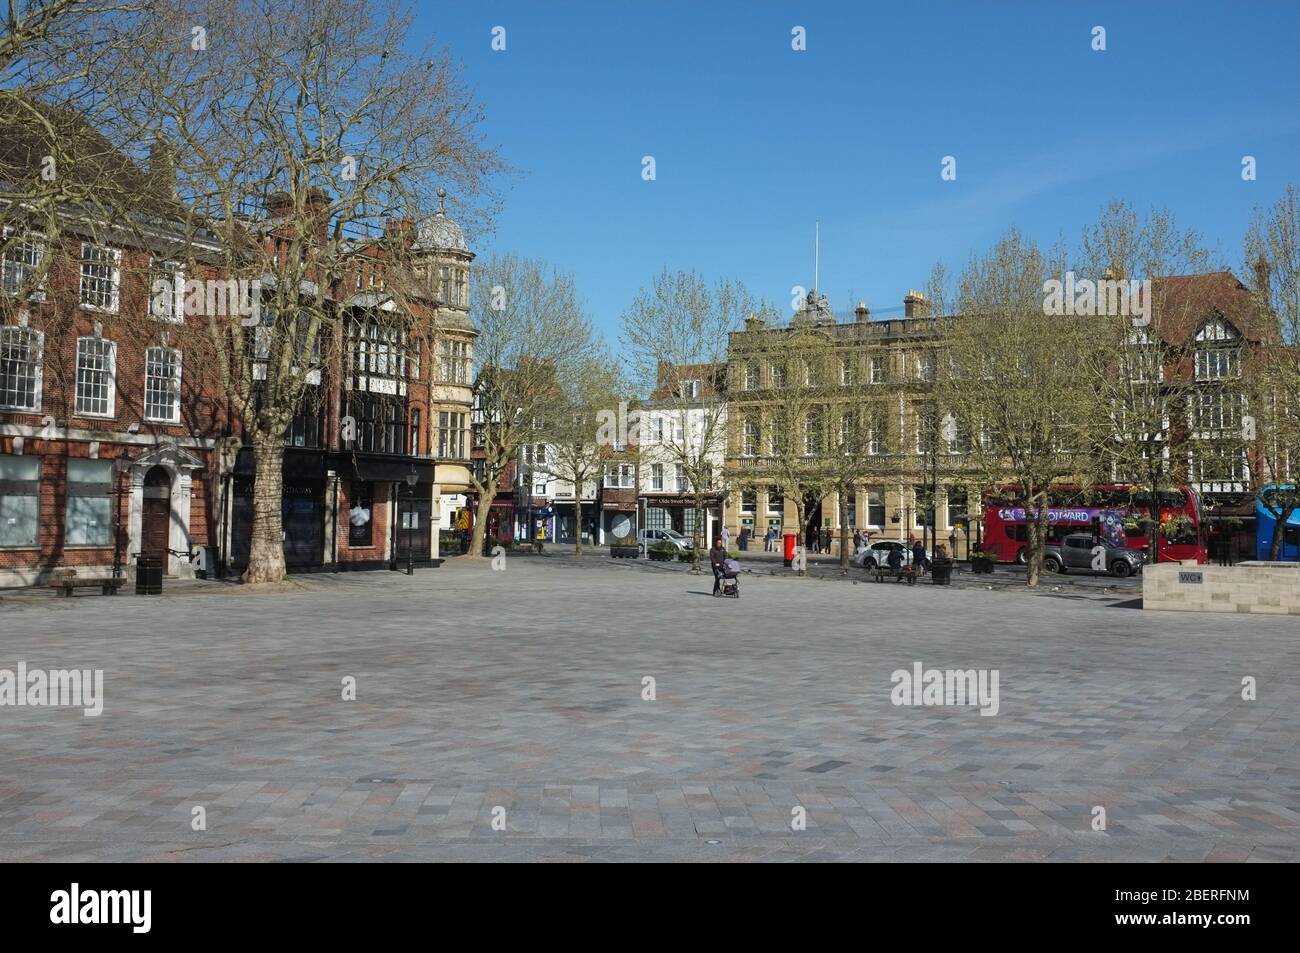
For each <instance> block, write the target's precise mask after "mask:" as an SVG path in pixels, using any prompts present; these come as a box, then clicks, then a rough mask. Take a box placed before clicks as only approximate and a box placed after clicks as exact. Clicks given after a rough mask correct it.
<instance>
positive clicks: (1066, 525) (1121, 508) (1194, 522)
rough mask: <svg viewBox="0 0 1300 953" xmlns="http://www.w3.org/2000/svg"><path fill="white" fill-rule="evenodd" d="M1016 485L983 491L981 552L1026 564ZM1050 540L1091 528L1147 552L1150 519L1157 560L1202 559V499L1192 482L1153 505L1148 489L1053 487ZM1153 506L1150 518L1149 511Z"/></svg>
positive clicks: (1168, 492) (1024, 528)
mask: <svg viewBox="0 0 1300 953" xmlns="http://www.w3.org/2000/svg"><path fill="white" fill-rule="evenodd" d="M1019 489H1020V488H1019V487H1015V486H1006V487H998V488H996V489H993V490H989V491H987V492H986V493H985V494H984V551H985V552H986V553H996V554H997V559H998V561H999V562H1005V563H1010V562H1015V563H1020V564H1022V565H1023V564H1024V562H1025V547H1026V546H1027V545H1028V541H1029V534H1028V527H1027V526H1026V525H1025V510H1024V508H1023V505H1022V504H1020V503H1017V502H1015V501H1016V500H1018V499H1023V494H1022V493H1020V492H1018V491H1019ZM1047 509H1048V514H1047V517H1048V521H1049V522H1048V530H1047V538H1048V542H1056V541H1059V540H1060V539H1061V538H1062V537H1064V536H1066V535H1068V534H1070V533H1093V534H1094V535H1096V536H1097V537H1098V538H1099V539H1105V540H1106V541H1107V542H1109V543H1111V544H1112V545H1115V546H1129V547H1131V548H1133V549H1140V550H1142V551H1144V552H1145V551H1146V548H1147V539H1148V533H1149V532H1150V520H1151V519H1153V518H1154V519H1156V520H1157V521H1158V522H1159V527H1160V528H1159V531H1158V532H1157V534H1156V540H1157V550H1156V552H1157V555H1156V559H1157V561H1159V562H1171V561H1174V560H1181V559H1194V560H1196V561H1197V562H1198V563H1203V562H1205V558H1206V557H1205V541H1204V539H1203V538H1202V535H1201V501H1200V498H1199V497H1198V496H1197V494H1196V491H1195V490H1193V489H1192V488H1191V487H1187V486H1181V487H1178V488H1177V489H1167V490H1161V491H1160V492H1159V493H1157V494H1156V499H1155V506H1154V507H1153V506H1152V499H1151V493H1150V492H1148V491H1146V490H1139V489H1137V488H1136V487H1132V486H1127V485H1124V484H1108V485H1105V486H1094V487H1089V488H1087V489H1080V488H1079V487H1074V486H1054V487H1052V488H1051V489H1050V490H1048V493H1047ZM1153 509H1154V511H1155V514H1156V515H1155V516H1154V517H1153V516H1152V515H1151V514H1152V511H1153Z"/></svg>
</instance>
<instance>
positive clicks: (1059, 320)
mask: <svg viewBox="0 0 1300 953" xmlns="http://www.w3.org/2000/svg"><path fill="white" fill-rule="evenodd" d="M1055 257H1056V259H1057V260H1056V263H1055V264H1052V263H1050V262H1049V260H1048V258H1047V257H1046V256H1045V255H1044V254H1043V252H1042V251H1040V249H1039V248H1038V247H1037V246H1036V245H1034V244H1033V243H1032V242H1030V241H1028V240H1027V239H1025V238H1024V237H1023V236H1021V235H1020V234H1019V233H1018V232H1016V231H1014V230H1013V231H1011V232H1009V233H1008V234H1007V235H1006V236H1005V237H1004V238H1003V239H1001V240H1000V241H999V242H998V243H997V244H996V245H995V246H994V247H993V248H992V249H991V250H990V251H989V252H988V253H986V254H984V255H977V256H975V257H973V258H972V259H971V261H970V263H969V264H968V265H967V266H966V267H965V268H964V269H963V271H962V273H961V275H960V277H959V279H958V281H957V291H956V300H955V304H956V307H955V308H954V309H952V311H951V313H949V309H948V308H946V307H945V305H946V302H945V300H944V297H943V294H944V293H943V291H942V290H941V288H942V282H935V281H932V282H931V286H932V287H933V288H934V289H935V290H933V291H932V292H931V297H932V299H933V298H937V299H938V300H933V305H932V306H933V307H935V309H936V311H935V313H936V314H937V315H945V317H942V318H939V319H938V321H939V323H940V326H941V329H942V333H941V338H942V340H943V341H944V347H945V352H946V353H945V355H944V358H945V359H943V360H940V361H939V362H938V364H937V371H938V373H937V375H936V381H935V398H936V408H937V409H942V410H943V411H944V412H945V413H948V414H951V415H952V416H953V419H954V421H955V422H956V424H957V426H958V427H959V428H960V429H963V430H966V431H968V432H969V433H970V434H971V441H970V447H971V450H970V453H969V456H968V458H967V463H968V464H969V465H971V466H973V468H974V469H975V470H976V472H978V473H979V474H980V475H981V476H982V477H983V480H984V483H985V485H986V486H994V485H997V484H1003V483H1005V484H1009V487H1008V488H1007V489H1006V490H1005V494H1006V497H1007V504H1008V505H1009V506H1012V507H1016V508H1019V509H1022V510H1023V511H1024V513H1025V521H1026V525H1027V528H1028V532H1027V535H1028V542H1027V546H1026V550H1027V551H1026V557H1027V558H1026V563H1027V565H1028V569H1029V577H1028V585H1029V586H1030V587H1031V588H1032V587H1036V586H1037V585H1038V582H1039V578H1040V577H1041V575H1042V568H1043V547H1044V544H1045V543H1046V541H1047V534H1048V528H1049V510H1048V503H1049V495H1050V491H1051V488H1052V485H1053V484H1054V483H1058V482H1061V481H1069V482H1070V483H1072V484H1074V485H1076V486H1080V487H1088V486H1091V485H1092V483H1093V480H1094V477H1095V473H1096V466H1097V461H1098V448H1097V444H1098V442H1099V440H1100V439H1103V438H1102V436H1101V435H1102V434H1104V433H1106V432H1107V430H1106V427H1105V422H1104V418H1105V417H1106V413H1107V409H1106V406H1105V404H1104V403H1103V402H1102V401H1101V400H1099V399H1098V396H1097V393H1096V389H1095V385H1094V382H1093V381H1092V379H1091V377H1090V376H1089V375H1087V374H1083V373H1079V370H1078V369H1079V368H1080V367H1087V366H1091V365H1093V363H1094V358H1093V350H1094V348H1095V347H1096V337H1095V332H1094V329H1093V328H1092V327H1091V326H1090V321H1089V320H1088V319H1080V318H1076V317H1054V316H1048V315H1045V314H1044V285H1045V283H1046V281H1047V280H1049V279H1050V278H1053V277H1056V278H1058V279H1059V277H1060V276H1061V274H1062V273H1063V271H1064V268H1063V267H1062V265H1063V256H1061V255H1058V256H1055Z"/></svg>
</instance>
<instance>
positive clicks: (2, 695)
mask: <svg viewBox="0 0 1300 953" xmlns="http://www.w3.org/2000/svg"><path fill="white" fill-rule="evenodd" d="M4 705H13V706H16V707H31V708H80V709H81V714H82V715H83V716H85V717H87V718H94V717H96V716H97V715H99V714H101V713H102V712H103V711H104V670H103V669H100V668H97V669H93V670H92V669H75V668H74V669H51V670H49V671H46V670H44V669H39V668H33V669H29V668H28V667H27V663H26V662H24V661H21V660H19V662H18V669H17V671H14V670H13V669H8V668H0V706H4Z"/></svg>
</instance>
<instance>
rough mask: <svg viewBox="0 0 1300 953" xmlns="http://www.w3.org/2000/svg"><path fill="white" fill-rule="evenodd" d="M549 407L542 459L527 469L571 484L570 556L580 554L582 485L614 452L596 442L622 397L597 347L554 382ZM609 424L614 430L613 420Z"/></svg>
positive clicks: (591, 479)
mask: <svg viewBox="0 0 1300 953" xmlns="http://www.w3.org/2000/svg"><path fill="white" fill-rule="evenodd" d="M556 391H557V392H556V395H555V400H554V402H553V403H551V404H549V405H548V406H547V407H546V409H545V413H546V416H545V419H544V421H543V430H544V431H545V434H546V440H547V443H546V445H545V446H546V456H545V458H544V459H543V460H540V461H539V460H534V462H533V469H534V470H537V471H540V472H542V473H545V474H548V475H549V476H551V477H553V478H555V479H557V480H563V481H565V482H566V483H570V484H572V486H573V505H574V518H575V529H576V533H575V537H574V538H575V546H574V550H573V555H574V558H577V557H579V556H581V555H582V496H583V487H585V486H586V485H587V484H589V483H592V482H594V481H596V480H598V479H599V478H600V476H601V474H602V473H603V472H604V469H605V464H606V462H607V461H608V460H609V459H610V458H611V457H612V455H613V454H614V453H615V452H617V449H618V447H617V442H616V441H606V440H602V439H600V437H601V428H602V426H607V425H608V423H609V418H610V417H611V416H616V415H617V408H618V407H619V405H620V398H621V395H622V393H623V390H622V388H621V387H620V384H619V375H618V371H617V370H616V367H615V364H614V361H613V359H612V358H611V357H610V356H609V355H607V354H605V353H604V352H603V350H601V349H593V353H592V355H591V356H590V357H587V358H584V359H581V360H579V361H578V362H576V364H575V366H574V368H573V370H572V373H571V374H569V375H567V376H566V377H565V378H564V379H562V380H560V381H557V387H556ZM614 425H615V426H617V421H616V420H615V422H614Z"/></svg>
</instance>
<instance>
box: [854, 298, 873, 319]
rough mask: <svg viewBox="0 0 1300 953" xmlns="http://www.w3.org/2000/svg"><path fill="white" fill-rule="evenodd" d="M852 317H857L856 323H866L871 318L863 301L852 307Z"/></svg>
mask: <svg viewBox="0 0 1300 953" xmlns="http://www.w3.org/2000/svg"><path fill="white" fill-rule="evenodd" d="M853 317H854V318H856V319H857V322H858V324H866V323H867V322H868V321H870V320H871V312H870V311H868V310H867V304H866V302H865V301H859V302H858V306H857V307H856V308H854V309H853Z"/></svg>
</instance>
